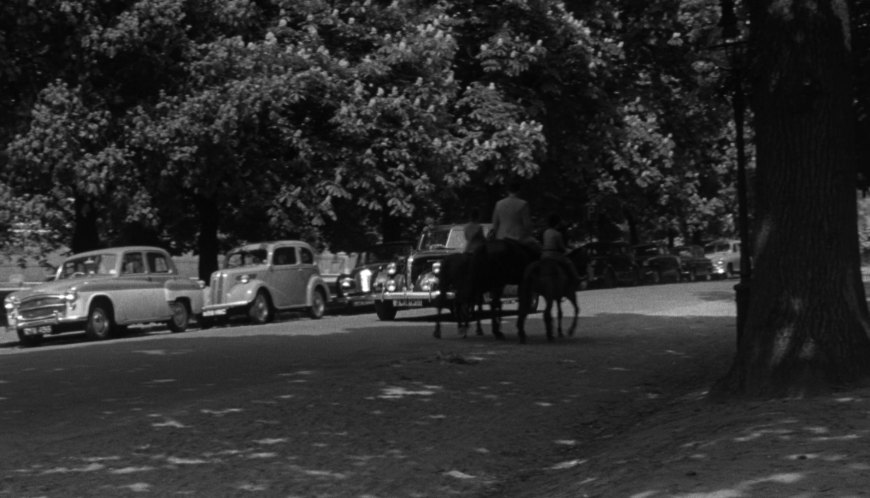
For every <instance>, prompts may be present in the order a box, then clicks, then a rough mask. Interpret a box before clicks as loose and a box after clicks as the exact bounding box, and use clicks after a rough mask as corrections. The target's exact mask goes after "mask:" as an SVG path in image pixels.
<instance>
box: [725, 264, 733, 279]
mask: <svg viewBox="0 0 870 498" xmlns="http://www.w3.org/2000/svg"><path fill="white" fill-rule="evenodd" d="M725 278H734V265H732V264H731V263H728V268H727V269H726V270H725Z"/></svg>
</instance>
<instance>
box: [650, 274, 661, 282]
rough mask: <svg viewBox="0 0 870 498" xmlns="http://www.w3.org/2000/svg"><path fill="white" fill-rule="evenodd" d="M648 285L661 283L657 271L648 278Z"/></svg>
mask: <svg viewBox="0 0 870 498" xmlns="http://www.w3.org/2000/svg"><path fill="white" fill-rule="evenodd" d="M649 281H650V283H653V284H660V283H661V282H662V274H661V273H659V272H658V271H653V272H652V273H650V276H649Z"/></svg>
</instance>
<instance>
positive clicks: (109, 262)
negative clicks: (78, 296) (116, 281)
mask: <svg viewBox="0 0 870 498" xmlns="http://www.w3.org/2000/svg"><path fill="white" fill-rule="evenodd" d="M117 260H118V257H117V256H116V255H115V254H92V255H90V256H82V257H74V258H70V259H68V260H66V261H64V262H63V264H62V265H60V268H59V269H58V271H57V280H67V279H70V278H79V277H84V276H88V275H117V274H118V270H117V269H116V268H115V262H116V261H117Z"/></svg>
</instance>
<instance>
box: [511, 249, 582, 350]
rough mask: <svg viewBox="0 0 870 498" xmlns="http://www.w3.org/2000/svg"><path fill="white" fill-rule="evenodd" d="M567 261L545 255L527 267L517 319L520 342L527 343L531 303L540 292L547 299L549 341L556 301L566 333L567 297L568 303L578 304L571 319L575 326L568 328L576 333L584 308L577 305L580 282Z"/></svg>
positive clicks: (560, 320) (545, 313)
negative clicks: (565, 306)
mask: <svg viewBox="0 0 870 498" xmlns="http://www.w3.org/2000/svg"><path fill="white" fill-rule="evenodd" d="M566 264H567V262H562V261H559V260H556V259H549V258H544V259H541V260H540V261H535V262H534V263H532V264H530V265H529V266H528V267H527V268H526V272H525V275H524V276H523V283H522V284H521V285H520V305H519V318H517V334H518V335H519V336H520V342H521V343H525V342H526V331H525V327H524V326H525V321H526V316H528V314H529V308H530V305H531V303H532V301H533V299H534V297H533V296H535V295H538V296H540V297H543V298H544V300H545V301H546V303H547V304H546V307H545V308H544V324H545V325H546V327H547V340H548V341H552V340H553V316H552V315H551V313H550V311H551V310H552V308H553V303H555V304H556V311H557V315H558V318H559V323H558V325H557V327H558V331H559V337H563V335H562V298H567V299H568V302H570V303H571V305H572V306H574V319H573V321H572V322H571V327H570V328H569V329H568V335H569V336H572V335H574V329H575V328H576V327H577V315H578V314H579V312H580V307H579V306H577V286H578V284H579V283H580V282H578V281H577V279H575V278H574V277H572V276H571V274H570V272H569V271H568V268H566V267H565V265H566Z"/></svg>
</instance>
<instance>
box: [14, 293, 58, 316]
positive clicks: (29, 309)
mask: <svg viewBox="0 0 870 498" xmlns="http://www.w3.org/2000/svg"><path fill="white" fill-rule="evenodd" d="M64 306H65V303H64V301H63V299H61V298H60V297H57V296H38V297H33V298H30V299H25V300H24V301H21V305H20V306H19V307H18V315H19V316H20V317H21V318H23V319H25V320H35V319H40V318H49V317H51V316H53V315H54V314H55V312H56V311H63V309H64Z"/></svg>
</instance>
